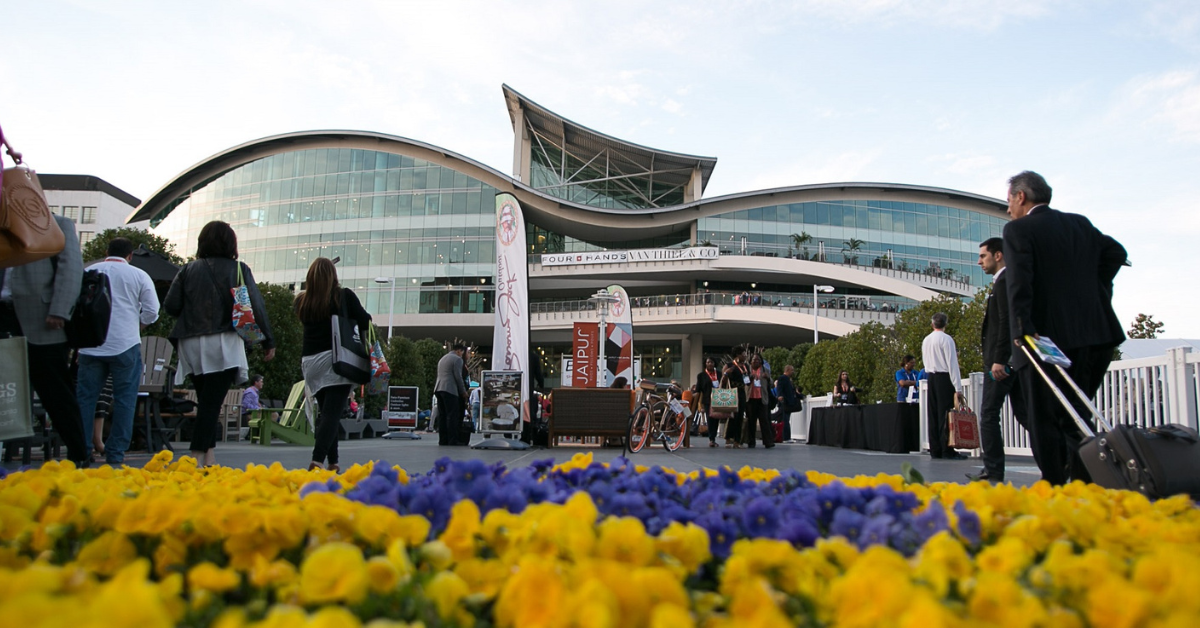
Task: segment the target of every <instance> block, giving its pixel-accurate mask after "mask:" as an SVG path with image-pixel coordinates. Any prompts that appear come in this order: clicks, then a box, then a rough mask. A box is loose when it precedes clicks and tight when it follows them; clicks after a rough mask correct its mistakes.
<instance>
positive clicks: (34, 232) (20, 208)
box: [0, 130, 66, 268]
mask: <svg viewBox="0 0 1200 628" xmlns="http://www.w3.org/2000/svg"><path fill="white" fill-rule="evenodd" d="M0 144H3V145H4V147H5V148H6V149H7V151H8V156H9V157H12V160H13V162H15V163H16V165H15V166H13V167H12V168H4V169H3V174H0V268H12V267H14V266H22V265H24V264H28V263H30V262H36V261H38V260H41V259H46V258H47V257H53V256H55V255H58V254H59V253H61V252H62V250H63V246H65V245H66V238H65V237H64V236H63V232H62V229H60V228H59V227H58V223H57V222H55V221H54V215H53V214H51V213H50V206H49V205H47V204H46V194H45V193H44V192H42V184H41V182H40V181H38V178H37V173H36V172H34V171H33V170H32V169H30V168H28V167H26V166H24V165H22V159H21V153H19V152H17V151H15V150H13V149H12V146H11V145H9V143H8V140H6V139H4V131H3V130H0Z"/></svg>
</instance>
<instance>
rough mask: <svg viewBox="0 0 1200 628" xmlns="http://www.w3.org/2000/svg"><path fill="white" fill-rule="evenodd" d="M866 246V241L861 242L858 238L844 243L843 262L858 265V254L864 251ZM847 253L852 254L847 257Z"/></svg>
mask: <svg viewBox="0 0 1200 628" xmlns="http://www.w3.org/2000/svg"><path fill="white" fill-rule="evenodd" d="M864 244H866V241H865V240H859V239H857V238H850V239H849V240H847V241H845V242H842V258H843V260H844V261H845V262H846V263H847V264H858V252H859V251H860V250H861V249H862V247H863V245H864ZM846 253H850V255H846Z"/></svg>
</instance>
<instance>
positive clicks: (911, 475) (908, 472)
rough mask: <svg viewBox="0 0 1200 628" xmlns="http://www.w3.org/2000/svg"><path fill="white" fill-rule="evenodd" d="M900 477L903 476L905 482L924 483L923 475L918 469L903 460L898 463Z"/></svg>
mask: <svg viewBox="0 0 1200 628" xmlns="http://www.w3.org/2000/svg"><path fill="white" fill-rule="evenodd" d="M900 477H902V478H904V482H905V483H906V484H924V483H925V476H923V475H921V472H920V471H917V470H916V469H915V468H913V466H912V463H911V462H905V463H904V464H901V465H900Z"/></svg>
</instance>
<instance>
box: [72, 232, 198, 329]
mask: <svg viewBox="0 0 1200 628" xmlns="http://www.w3.org/2000/svg"><path fill="white" fill-rule="evenodd" d="M115 238H125V239H127V240H129V241H130V242H133V246H134V248H136V247H138V246H140V245H145V246H146V248H147V249H150V250H151V251H154V252H156V253H162V254H163V255H166V256H167V258H168V259H170V260H171V263H172V264H175V265H176V266H182V265H184V264H185V263H187V260H185V259H184V258H182V257H180V256H179V255H177V254H176V253H175V245H174V244H171V242H170V241H168V240H167V239H166V238H164V237H161V236H158V235H155V234H153V233H150V232H149V231H144V230H142V229H133V228H130V227H118V228H116V229H105V230H104V231H101V232H100V234H99V235H97V236H96V237H95V238H93V239H92V241H91V242H88V243H87V244H85V245H83V249H82V255H83V261H84V263H87V262H90V261H93V260H99V259H104V257H105V256H106V255H107V254H108V243H109V242H112V241H113V240H114V239H115ZM159 296H160V297H161V296H162V293H161V292H160V293H159ZM174 327H175V318H174V317H172V316H170V315H168V314H167V313H166V312H163V311H161V310H160V311H159V315H158V320H157V321H155V322H154V323H153V324H151V325H150V326H149V327H147V328H145V329H143V330H142V335H143V336H161V337H163V338H166V337H167V336H168V335H169V334H170V333H171V329H172V328H174Z"/></svg>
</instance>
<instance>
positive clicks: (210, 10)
mask: <svg viewBox="0 0 1200 628" xmlns="http://www.w3.org/2000/svg"><path fill="white" fill-rule="evenodd" d="M3 15H4V34H5V47H4V52H3V53H2V54H0V125H3V128H4V130H5V133H6V135H7V136H8V138H9V140H10V142H12V143H13V145H14V147H15V148H17V149H18V150H20V151H22V152H24V153H25V156H26V159H27V161H28V163H29V164H30V165H31V166H32V167H33V168H35V169H36V170H38V171H39V172H43V173H59V174H91V175H95V176H99V177H101V178H103V179H105V180H106V181H108V182H110V183H112V184H114V185H116V186H117V187H119V188H121V189H123V190H125V191H127V192H129V193H131V194H133V195H134V196H136V197H138V198H140V199H146V198H149V197H150V196H151V195H152V194H153V193H154V192H155V191H156V190H157V189H158V188H160V187H161V186H163V185H164V184H166V182H167V181H169V180H170V179H171V178H172V177H174V176H175V175H177V174H179V173H180V172H182V171H184V170H186V169H187V168H188V167H189V166H191V165H193V164H195V163H197V162H200V161H202V160H204V159H205V158H207V157H208V156H210V155H213V154H214V153H217V152H220V151H223V150H225V149H227V148H230V147H232V146H235V145H238V144H242V143H245V142H248V141H251V140H254V139H258V138H261V137H265V136H269V135H275V134H279V133H287V132H294V131H305V130H314V129H357V130H367V131H376V132H382V133H388V134H392V135H399V136H402V137H408V138H412V139H415V140H419V141H422V142H426V143H429V144H433V145H436V146H440V147H442V148H445V149H447V150H450V151H453V152H456V153H459V154H461V155H464V156H467V157H469V158H472V159H475V160H477V161H479V162H482V163H484V164H486V165H488V166H491V167H493V168H495V169H497V170H499V171H501V172H504V173H511V171H512V138H513V134H512V124H511V122H510V120H509V117H508V112H507V109H506V108H505V104H504V99H503V96H502V94H501V85H502V84H508V85H510V86H512V87H513V88H514V89H516V90H517V91H518V92H521V93H522V94H524V95H525V96H526V97H528V98H530V99H532V100H534V101H535V102H537V103H539V104H541V105H542V106H544V107H546V108H548V109H550V110H551V111H554V112H556V113H558V114H560V115H562V116H564V117H566V118H568V119H570V120H573V121H575V122H577V123H579V124H582V125H585V126H587V127H590V128H592V129H595V130H598V131H600V132H602V133H606V134H608V135H612V136H615V137H618V138H621V139H624V140H628V141H631V142H635V143H638V144H642V145H645V146H651V147H654V148H658V149H662V150H668V151H673V152H680V153H688V154H694V155H703V156H711V157H717V158H718V159H719V161H718V164H717V168H716V171H715V172H714V174H713V176H712V178H711V180H710V182H709V184H708V187H707V189H706V190H705V193H704V196H705V197H707V198H712V197H716V196H721V195H724V194H732V193H737V192H746V191H752V190H757V189H763V188H770V187H781V186H791V185H802V184H814V183H830V182H842V181H869V182H888V183H905V184H914V185H928V186H936V187H944V188H951V189H956V190H962V191H966V192H973V193H977V194H983V195H986V196H990V197H993V198H998V199H1003V198H1004V196H1005V192H1006V180H1007V178H1008V177H1009V176H1012V175H1013V174H1016V173H1017V172H1020V171H1022V170H1026V169H1028V170H1034V171H1037V172H1039V173H1041V174H1042V175H1044V176H1045V177H1046V178H1047V180H1048V181H1049V183H1050V185H1051V186H1052V187H1053V188H1054V202H1053V203H1052V206H1053V207H1055V208H1056V209H1061V210H1064V211H1070V212H1075V213H1081V214H1084V215H1086V216H1088V218H1090V219H1091V221H1092V222H1093V223H1094V224H1095V225H1096V226H1097V227H1098V228H1099V229H1100V230H1101V231H1103V232H1105V233H1108V234H1110V235H1112V236H1113V237H1115V238H1117V239H1118V240H1119V241H1120V242H1121V243H1122V244H1124V245H1125V247H1126V249H1128V251H1129V256H1130V259H1131V261H1132V262H1133V266H1132V268H1127V269H1124V270H1123V271H1122V272H1121V273H1120V275H1119V276H1118V277H1117V280H1116V285H1115V298H1114V305H1115V307H1116V310H1117V315H1118V317H1119V318H1120V319H1121V321H1122V322H1123V323H1124V324H1125V325H1126V327H1128V324H1129V322H1131V321H1132V320H1133V319H1134V318H1135V316H1136V315H1137V314H1138V313H1143V312H1144V313H1147V314H1152V315H1153V316H1154V318H1155V320H1158V321H1160V322H1163V323H1165V325H1166V327H1165V330H1164V334H1163V335H1164V336H1165V337H1172V338H1200V316H1198V314H1197V313H1198V312H1200V290H1198V288H1200V281H1198V280H1197V278H1196V264H1195V263H1193V262H1192V257H1191V254H1192V253H1200V211H1198V210H1200V3H1197V2H1194V1H1193V0H1181V1H1171V0H1168V1H1161V2H1159V1H1152V0H1151V1H1143V2H1114V1H1105V0H1073V1H1070V0H1068V1H1055V0H958V1H947V2H935V1H932V0H908V1H906V0H792V1H790V2H745V1H744V2H705V1H697V0H693V1H690V2H673V1H655V2H646V1H641V2H635V1H628V0H606V1H604V2H569V1H565V0H556V1H543V0H526V1H520V2H509V1H488V2H456V1H453V0H440V1H438V2H420V3H417V2H385V1H382V0H379V1H361V0H344V1H340V2H314V1H308V0H286V1H285V0H238V1H236V2H232V1H223V0H207V1H206V2H202V3H180V2H158V1H155V2H134V1H121V0H110V1H105V2H98V1H90V2H84V1H82V0H77V1H62V0H39V1H38V2H19V3H18V2H9V3H6V6H5V9H4V11H3ZM1198 257H1200V255H1198Z"/></svg>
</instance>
